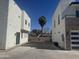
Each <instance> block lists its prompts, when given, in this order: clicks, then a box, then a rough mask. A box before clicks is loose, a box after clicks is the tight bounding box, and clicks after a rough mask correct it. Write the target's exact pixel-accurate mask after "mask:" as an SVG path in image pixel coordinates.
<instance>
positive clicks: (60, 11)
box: [52, 0, 79, 49]
mask: <svg viewBox="0 0 79 59" xmlns="http://www.w3.org/2000/svg"><path fill="white" fill-rule="evenodd" d="M52 22H53V23H52V25H53V27H52V33H53V34H52V41H53V42H54V43H56V44H57V43H58V45H59V46H60V47H61V48H64V49H77V48H79V0H60V2H59V4H58V6H57V8H56V11H55V13H54V15H53V21H52Z"/></svg>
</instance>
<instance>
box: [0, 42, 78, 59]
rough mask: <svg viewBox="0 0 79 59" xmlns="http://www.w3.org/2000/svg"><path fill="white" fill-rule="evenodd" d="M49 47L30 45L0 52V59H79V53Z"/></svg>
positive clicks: (40, 44)
mask: <svg viewBox="0 0 79 59" xmlns="http://www.w3.org/2000/svg"><path fill="white" fill-rule="evenodd" d="M44 45H45V46H44ZM49 45H50V44H49ZM49 45H47V44H43V43H38V44H37V43H31V44H25V45H23V46H19V47H17V48H14V49H11V50H8V51H0V59H79V51H75V50H73V51H64V50H59V48H57V47H55V46H49ZM51 45H52V44H51ZM37 46H39V47H37ZM47 46H48V47H47Z"/></svg>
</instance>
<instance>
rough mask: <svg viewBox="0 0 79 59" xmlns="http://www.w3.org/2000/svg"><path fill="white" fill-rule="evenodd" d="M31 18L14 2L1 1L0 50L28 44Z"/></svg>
mask: <svg viewBox="0 0 79 59" xmlns="http://www.w3.org/2000/svg"><path fill="white" fill-rule="evenodd" d="M29 31H30V18H29V16H28V15H27V13H26V12H25V11H22V10H21V9H20V8H19V7H18V5H17V4H16V3H15V1H14V0H0V49H9V48H12V47H14V46H16V45H17V44H19V45H20V44H23V43H26V42H28V33H29Z"/></svg>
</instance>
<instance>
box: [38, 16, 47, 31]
mask: <svg viewBox="0 0 79 59" xmlns="http://www.w3.org/2000/svg"><path fill="white" fill-rule="evenodd" d="M46 23H47V20H46V18H45V17H44V16H41V17H40V18H39V24H40V26H41V30H42V33H43V27H44V25H45V24H46Z"/></svg>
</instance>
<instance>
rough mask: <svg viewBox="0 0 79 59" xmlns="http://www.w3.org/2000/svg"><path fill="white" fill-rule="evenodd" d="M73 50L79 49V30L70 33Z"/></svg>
mask: <svg viewBox="0 0 79 59" xmlns="http://www.w3.org/2000/svg"><path fill="white" fill-rule="evenodd" d="M70 40H71V43H70V44H71V49H79V30H72V31H71V32H70Z"/></svg>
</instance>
